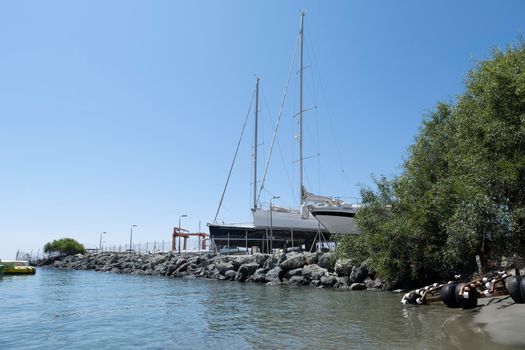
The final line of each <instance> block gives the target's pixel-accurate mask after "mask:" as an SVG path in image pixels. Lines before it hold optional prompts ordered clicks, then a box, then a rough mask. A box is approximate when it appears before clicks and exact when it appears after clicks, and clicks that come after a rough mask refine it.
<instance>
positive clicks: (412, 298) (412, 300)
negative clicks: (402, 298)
mask: <svg viewBox="0 0 525 350" xmlns="http://www.w3.org/2000/svg"><path fill="white" fill-rule="evenodd" d="M417 298H419V294H417V293H416V292H410V294H409V295H408V298H406V301H407V304H410V305H417V301H416V300H417Z"/></svg>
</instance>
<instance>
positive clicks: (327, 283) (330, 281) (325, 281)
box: [321, 275, 337, 287]
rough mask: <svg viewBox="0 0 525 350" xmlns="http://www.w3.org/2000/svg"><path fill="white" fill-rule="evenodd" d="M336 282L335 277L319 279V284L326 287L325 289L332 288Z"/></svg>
mask: <svg viewBox="0 0 525 350" xmlns="http://www.w3.org/2000/svg"><path fill="white" fill-rule="evenodd" d="M336 282H337V278H336V277H335V276H331V275H329V276H323V277H321V283H322V284H323V286H327V287H333V285H334V284H336Z"/></svg>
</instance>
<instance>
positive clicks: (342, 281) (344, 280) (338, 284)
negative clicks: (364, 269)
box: [333, 276, 348, 289]
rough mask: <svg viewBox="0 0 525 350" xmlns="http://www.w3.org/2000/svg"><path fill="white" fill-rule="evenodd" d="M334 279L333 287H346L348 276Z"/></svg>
mask: <svg viewBox="0 0 525 350" xmlns="http://www.w3.org/2000/svg"><path fill="white" fill-rule="evenodd" d="M335 280H336V282H335V284H334V285H333V287H334V288H341V289H344V288H348V277H347V276H343V277H336V279H335Z"/></svg>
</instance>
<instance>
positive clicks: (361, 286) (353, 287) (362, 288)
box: [350, 283, 366, 290]
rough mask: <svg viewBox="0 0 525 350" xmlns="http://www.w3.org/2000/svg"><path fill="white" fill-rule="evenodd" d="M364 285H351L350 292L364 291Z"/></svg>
mask: <svg viewBox="0 0 525 350" xmlns="http://www.w3.org/2000/svg"><path fill="white" fill-rule="evenodd" d="M365 289H366V284H364V283H352V284H351V285H350V290H365Z"/></svg>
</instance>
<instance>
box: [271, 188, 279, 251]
mask: <svg viewBox="0 0 525 350" xmlns="http://www.w3.org/2000/svg"><path fill="white" fill-rule="evenodd" d="M279 198H281V197H279V196H273V197H272V199H270V252H272V254H273V214H272V212H273V204H272V201H273V200H274V199H279Z"/></svg>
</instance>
